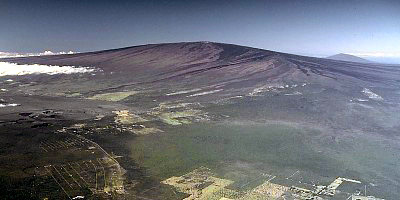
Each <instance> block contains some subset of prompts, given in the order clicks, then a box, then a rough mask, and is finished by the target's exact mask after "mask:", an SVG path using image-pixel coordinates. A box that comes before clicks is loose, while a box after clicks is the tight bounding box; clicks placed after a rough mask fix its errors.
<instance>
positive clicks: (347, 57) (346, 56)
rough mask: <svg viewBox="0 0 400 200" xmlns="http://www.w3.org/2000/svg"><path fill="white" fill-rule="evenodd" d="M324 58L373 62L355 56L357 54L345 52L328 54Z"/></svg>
mask: <svg viewBox="0 0 400 200" xmlns="http://www.w3.org/2000/svg"><path fill="white" fill-rule="evenodd" d="M326 58H328V59H332V60H341V61H348V62H358V63H373V62H372V61H369V60H367V59H364V58H360V57H357V56H353V55H350V54H345V53H339V54H335V55H332V56H328V57H326Z"/></svg>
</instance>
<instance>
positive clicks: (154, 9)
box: [0, 0, 400, 61]
mask: <svg viewBox="0 0 400 200" xmlns="http://www.w3.org/2000/svg"><path fill="white" fill-rule="evenodd" d="M179 41H216V42H226V43H234V44H241V45H246V46H253V47H259V48H264V49H270V50H276V51H283V52H290V53H298V54H305V55H315V56H323V55H330V54H335V53H339V52H343V53H354V54H358V55H364V56H365V55H375V56H376V57H388V58H389V59H391V57H400V0H392V1H389V0H386V1H385V0H375V1H374V0H354V1H352V0H345V1H339V0H332V1H330V0H316V1H313V0H303V1H300V0H291V1H284V0H277V1H261V0H255V1H251V0H242V1H235V0H226V1H224V0H213V1H207V0H198V1H183V0H181V1H179V0H165V1H161V0H159V1H155V0H145V1H133V0H132V1H116V0H114V1H111V0H110V1H94V0H93V1H90V0H87V1H86V0H69V1H62V0H57V1H40V0H26V1H19V0H0V51H7V52H38V51H44V50H46V49H49V50H53V51H67V50H73V51H80V52H83V51H93V50H101V49H110V48H117V47H125V46H133V45H139V44H147V43H160V42H179ZM399 61H400V59H399Z"/></svg>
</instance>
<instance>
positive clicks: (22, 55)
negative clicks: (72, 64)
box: [0, 51, 76, 58]
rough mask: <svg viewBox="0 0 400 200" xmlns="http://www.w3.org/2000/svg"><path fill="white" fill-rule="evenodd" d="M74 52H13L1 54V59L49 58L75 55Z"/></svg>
mask: <svg viewBox="0 0 400 200" xmlns="http://www.w3.org/2000/svg"><path fill="white" fill-rule="evenodd" d="M75 53H76V52H73V51H68V52H65V51H61V52H56V53H54V52H52V51H44V52H43V53H12V52H0V58H12V57H29V56H49V55H63V54H75Z"/></svg>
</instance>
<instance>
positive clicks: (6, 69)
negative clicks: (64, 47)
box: [0, 62, 96, 76]
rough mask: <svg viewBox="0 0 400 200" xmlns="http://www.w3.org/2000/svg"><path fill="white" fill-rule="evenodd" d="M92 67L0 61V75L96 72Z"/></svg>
mask: <svg viewBox="0 0 400 200" xmlns="http://www.w3.org/2000/svg"><path fill="white" fill-rule="evenodd" d="M94 71H96V69H94V68H91V67H74V66H53V65H38V64H33V65H18V64H16V63H9V62H0V76H7V75H9V76H18V75H29V74H49V75H54V74H74V73H88V72H94Z"/></svg>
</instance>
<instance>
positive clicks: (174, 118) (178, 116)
mask: <svg viewBox="0 0 400 200" xmlns="http://www.w3.org/2000/svg"><path fill="white" fill-rule="evenodd" d="M200 114H202V111H201V110H184V111H179V112H166V113H162V114H161V115H160V119H161V121H163V122H164V123H166V124H170V125H182V124H190V123H191V121H190V120H189V119H187V118H188V117H195V116H197V115H200Z"/></svg>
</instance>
